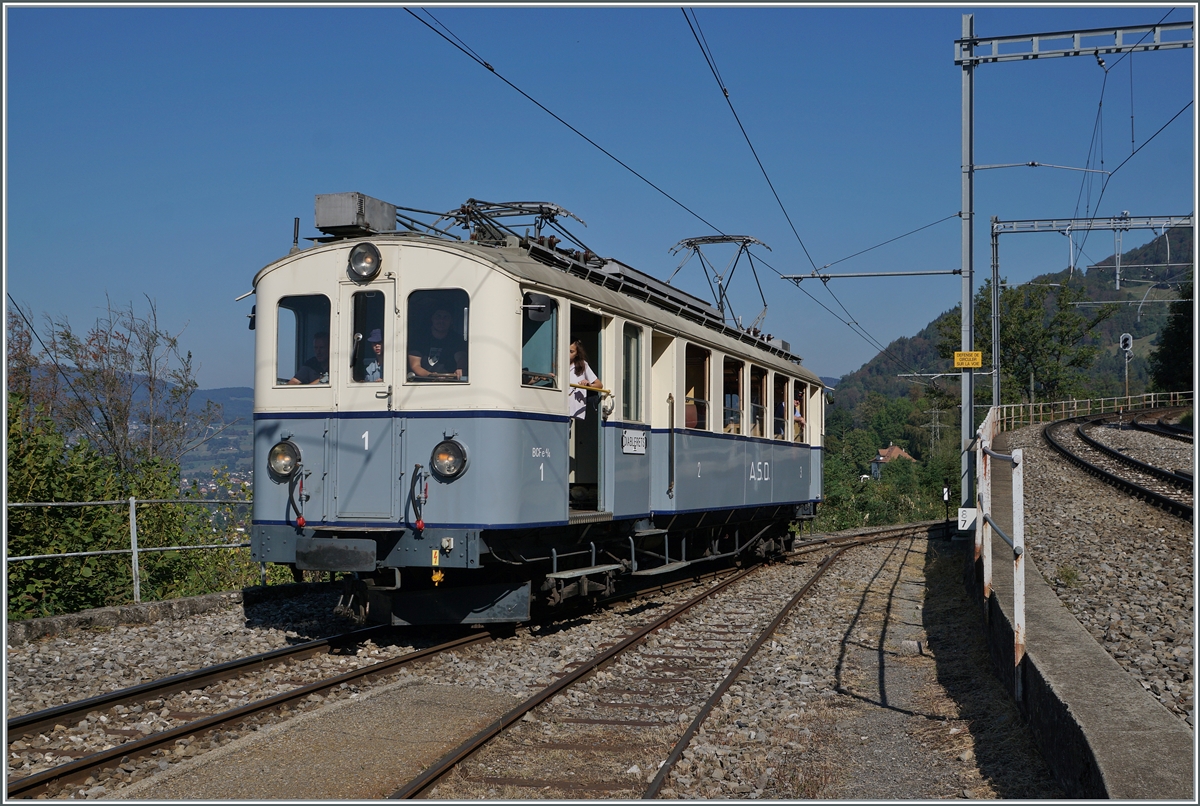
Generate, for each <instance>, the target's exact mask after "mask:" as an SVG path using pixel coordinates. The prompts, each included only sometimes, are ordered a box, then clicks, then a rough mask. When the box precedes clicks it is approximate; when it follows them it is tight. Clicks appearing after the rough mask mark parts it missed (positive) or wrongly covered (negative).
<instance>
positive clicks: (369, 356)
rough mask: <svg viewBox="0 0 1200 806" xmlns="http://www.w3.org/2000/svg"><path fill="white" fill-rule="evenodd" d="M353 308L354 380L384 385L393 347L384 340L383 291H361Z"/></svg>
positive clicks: (351, 350) (351, 337) (351, 364)
mask: <svg viewBox="0 0 1200 806" xmlns="http://www.w3.org/2000/svg"><path fill="white" fill-rule="evenodd" d="M352 307H353V319H354V322H353V330H352V331H351V334H350V356H349V359H348V360H349V363H350V377H351V378H352V379H353V380H354V382H355V383H375V382H379V383H382V382H383V367H384V356H385V355H389V353H388V350H389V349H390V348H391V347H392V345H389V344H385V343H384V340H383V333H384V326H383V325H384V319H383V292H382V291H374V290H372V291H358V292H356V293H355V294H354V301H353V305H352ZM392 352H394V350H393V351H392Z"/></svg>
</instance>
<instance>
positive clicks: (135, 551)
mask: <svg viewBox="0 0 1200 806" xmlns="http://www.w3.org/2000/svg"><path fill="white" fill-rule="evenodd" d="M252 503H253V502H252V501H246V500H242V499H236V498H224V499H202V498H144V499H141V500H138V499H137V498H135V497H133V496H130V497H129V498H128V499H121V500H116V501H30V502H20V503H6V504H5V506H6V507H8V508H9V509H32V508H62V507H103V506H128V507H129V548H127V549H126V548H120V549H104V550H100V551H70V552H61V553H57V554H27V555H21V556H16V557H10V556H8V554H7V551H8V546H7V542H6V544H5V558H4V562H5V571H6V572H7V570H8V569H7V565H8V563H14V562H25V561H29V560H52V559H60V558H67V557H101V556H105V555H111V554H128V555H130V556H131V558H132V565H133V601H134V602H140V601H141V600H142V588H141V573H140V568H139V555H141V554H144V553H147V552H163V551H197V550H208V549H241V548H248V547H249V546H250V544H249V543H248V542H244V543H233V542H228V541H226V542H221V543H206V544H197V545H181V546H138V524H137V508H138V506H140V505H147V504H192V505H200V506H227V505H232V506H249V505H251V504H252ZM240 531H244V528H242V529H240ZM262 581H263V583H264V584H265V574H264V575H263V578H262Z"/></svg>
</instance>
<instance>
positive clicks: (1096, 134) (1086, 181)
mask: <svg viewBox="0 0 1200 806" xmlns="http://www.w3.org/2000/svg"><path fill="white" fill-rule="evenodd" d="M1174 11H1175V9H1174V8H1170V9H1168V10H1167V13H1166V14H1163V16H1162V19H1160V20H1159V21H1158V22H1157V23H1156V25H1155V27H1157V26H1158V25H1162V24H1163V22H1165V21H1166V19H1167V17H1169V16H1171V14H1172V13H1173V12H1174ZM1154 30H1155V29H1154V28H1148V29H1147V30H1146V32H1145V33H1144V34H1142V36H1141V38H1140V39H1138V41H1137V42H1136V43H1134V47H1135V48H1136V47H1137V46H1138V45H1140V44H1142V42H1144V41H1145V40H1146V37H1148V36H1149V35H1150V34H1151V33H1152V32H1153V31H1154ZM1132 53H1133V51H1132V50H1128V51H1126V52H1125V53H1122V54H1121V55H1120V56H1119V57H1118V58H1117V60H1116V61H1114V62H1113V63H1112V64H1111V65H1105V62H1104V59H1102V58H1100V55H1099V53H1097V54H1096V63H1097V64H1099V65H1100V69H1101V70H1103V71H1104V79H1103V81H1102V82H1101V83H1100V101H1099V102H1098V104H1097V106H1096V122H1095V123H1094V124H1093V127H1092V140H1091V143H1090V144H1089V146H1088V162H1087V165H1089V166H1090V165H1091V164H1092V163H1091V160H1092V154H1093V152H1094V151H1097V150H1098V151H1099V153H1100V165H1101V167H1103V165H1104V115H1103V111H1104V92H1105V89H1106V88H1107V87H1108V74H1109V71H1111V70H1112V69H1113V68H1114V67H1116V66H1117V65H1118V64H1120V63H1121V61H1122V60H1123V59H1124V58H1125V57H1127V56H1131V55H1132ZM1129 70H1130V73H1129V131H1130V137H1131V138H1132V136H1133V59H1132V58H1131V59H1130V60H1129ZM1189 106H1191V103H1190V102H1189V103H1188V104H1187V106H1185V107H1184V108H1183V109H1181V110H1180V111H1179V113H1177V114H1176V115H1175V117H1173V118H1171V120H1169V121H1167V124H1166V125H1169V124H1170V123H1171V122H1172V121H1174V120H1175V118H1177V117H1179V115H1180V114H1182V113H1183V111H1184V110H1186V109H1187V108H1188V107H1189ZM1166 125H1164V126H1163V127H1162V128H1160V129H1159V130H1158V132H1155V133H1154V134H1153V135H1151V136H1150V138H1149V139H1148V140H1146V142H1145V143H1142V146H1141V147H1138V148H1133V149H1132V151H1131V153H1130V154H1129V157H1126V158H1125V160H1124V162H1122V163H1121V165H1124V164H1125V163H1126V162H1128V161H1129V159H1130V158H1131V157H1133V155H1134V154H1136V153H1137V152H1138V151H1140V150H1141V148H1142V147H1145V145H1146V143H1149V142H1150V140H1153V139H1154V138H1155V137H1157V136H1158V133H1159V132H1161V131H1162V129H1164V128H1166ZM1097 140H1099V147H1098V149H1097ZM1131 147H1132V142H1131ZM1121 165H1118V166H1117V167H1116V168H1114V169H1113V170H1112V171H1111V172H1109V173H1108V175H1107V176H1106V177H1105V179H1104V182H1103V184H1101V186H1100V195H1099V197H1098V198H1097V199H1096V205H1095V209H1096V211H1097V212H1099V210H1100V201H1101V200H1102V199H1103V198H1104V191H1105V190H1106V189H1107V188H1108V183H1109V181H1111V180H1112V176H1113V174H1115V173H1116V172H1117V171H1118V170H1119V169H1120V168H1121ZM1093 186H1094V177H1092V176H1091V175H1090V174H1088V175H1085V176H1084V178H1083V181H1082V182H1081V183H1080V186H1079V194H1078V196H1077V197H1076V199H1075V212H1074V214H1073V217H1078V216H1079V205H1080V201H1081V199H1082V198H1083V191H1084V188H1087V192H1088V196H1087V198H1088V203H1087V213H1086V215H1087V217H1091V211H1092V205H1091V192H1092V187H1093ZM1089 234H1090V230H1089V231H1088V232H1085V233H1084V236H1083V239H1082V240H1081V241H1080V244H1079V248H1078V251H1077V252H1076V256H1077V257H1078V256H1080V255H1082V254H1083V246H1084V244H1086V243H1087V239H1088V235H1089ZM1075 262H1077V261H1075Z"/></svg>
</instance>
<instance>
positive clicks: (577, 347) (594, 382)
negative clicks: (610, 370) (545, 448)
mask: <svg viewBox="0 0 1200 806" xmlns="http://www.w3.org/2000/svg"><path fill="white" fill-rule="evenodd" d="M567 355H568V357H569V358H570V360H571V417H572V418H574V419H576V420H582V419H584V418H586V417H587V395H588V393H587V391H586V390H585V389H577V388H575V387H577V386H584V387H587V388H588V389H603V388H604V384H602V383H600V379H599V378H597V377H596V373H594V372H592V368H591V367H589V366H588V362H587V352H586V351H585V350H584V349H583V344H582V343H581V342H579V340H575V341H573V342H571V349H570V351H569V352H568V353H567Z"/></svg>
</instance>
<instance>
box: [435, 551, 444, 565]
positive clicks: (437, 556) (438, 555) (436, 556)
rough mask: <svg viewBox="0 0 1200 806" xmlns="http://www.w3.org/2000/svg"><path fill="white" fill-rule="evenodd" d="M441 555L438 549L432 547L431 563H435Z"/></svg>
mask: <svg viewBox="0 0 1200 806" xmlns="http://www.w3.org/2000/svg"><path fill="white" fill-rule="evenodd" d="M441 557H442V553H441V552H440V551H438V550H437V549H434V550H433V564H434V565H437V564H438V560H440V559H441Z"/></svg>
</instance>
